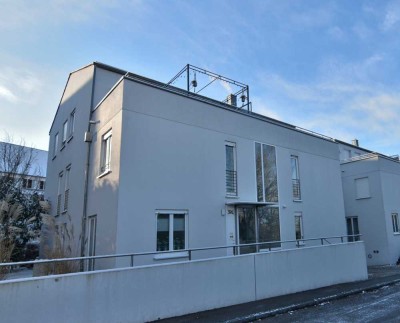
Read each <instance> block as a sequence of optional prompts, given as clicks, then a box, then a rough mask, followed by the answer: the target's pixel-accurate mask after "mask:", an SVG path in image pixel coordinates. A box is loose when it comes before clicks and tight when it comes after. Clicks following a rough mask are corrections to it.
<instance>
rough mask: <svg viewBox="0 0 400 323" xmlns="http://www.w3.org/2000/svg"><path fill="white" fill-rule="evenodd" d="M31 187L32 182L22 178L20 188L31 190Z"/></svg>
mask: <svg viewBox="0 0 400 323" xmlns="http://www.w3.org/2000/svg"><path fill="white" fill-rule="evenodd" d="M32 187H33V180H31V179H26V178H24V179H23V180H22V188H32Z"/></svg>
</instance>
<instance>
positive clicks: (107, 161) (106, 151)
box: [100, 130, 112, 175]
mask: <svg viewBox="0 0 400 323" xmlns="http://www.w3.org/2000/svg"><path fill="white" fill-rule="evenodd" d="M111 152H112V130H109V131H107V132H106V133H105V134H104V135H103V136H102V138H101V158H100V175H105V174H108V173H109V172H111Z"/></svg>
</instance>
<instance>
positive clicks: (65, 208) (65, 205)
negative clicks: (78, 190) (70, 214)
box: [64, 189, 69, 211]
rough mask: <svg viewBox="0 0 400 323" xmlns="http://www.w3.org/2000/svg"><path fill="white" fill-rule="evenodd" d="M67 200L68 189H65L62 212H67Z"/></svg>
mask: <svg viewBox="0 0 400 323" xmlns="http://www.w3.org/2000/svg"><path fill="white" fill-rule="evenodd" d="M68 200H69V189H66V190H65V195H64V211H67V210H68Z"/></svg>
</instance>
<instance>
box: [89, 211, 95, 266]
mask: <svg viewBox="0 0 400 323" xmlns="http://www.w3.org/2000/svg"><path fill="white" fill-rule="evenodd" d="M96 234H97V215H91V216H89V217H88V235H87V237H88V246H87V255H88V257H92V256H95V255H96ZM94 268H95V259H89V261H88V270H89V271H92V270H94Z"/></svg>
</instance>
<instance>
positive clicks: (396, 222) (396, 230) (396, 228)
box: [392, 212, 400, 234]
mask: <svg viewBox="0 0 400 323" xmlns="http://www.w3.org/2000/svg"><path fill="white" fill-rule="evenodd" d="M392 227H393V233H394V234H400V230H399V214H398V213H397V212H392Z"/></svg>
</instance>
